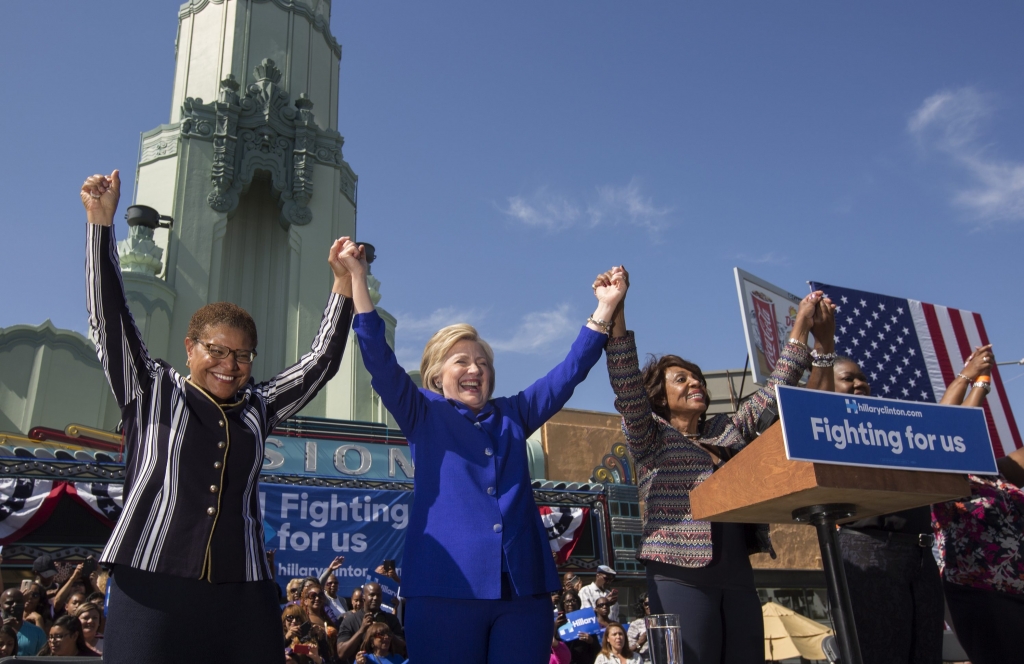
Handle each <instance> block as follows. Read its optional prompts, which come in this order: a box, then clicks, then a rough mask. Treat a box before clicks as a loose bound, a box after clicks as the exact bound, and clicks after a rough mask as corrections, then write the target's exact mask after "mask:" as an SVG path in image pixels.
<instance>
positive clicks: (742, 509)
mask: <svg viewBox="0 0 1024 664" xmlns="http://www.w3.org/2000/svg"><path fill="white" fill-rule="evenodd" d="M970 493H971V489H970V486H969V484H968V481H967V477H966V476H965V475H958V474H954V473H933V472H917V471H910V470H890V469H885V468H865V467H858V466H838V465H833V464H824V463H810V462H807V461H790V460H789V459H787V458H786V447H785V442H784V441H783V437H782V425H781V423H778V422H776V423H775V424H774V425H772V426H771V427H770V428H769V429H768V430H767V431H765V432H764V433H763V434H761V436H760V437H758V438H757V440H755V441H754V442H752V443H750V444H749V445H748V446H747V447H745V448H744V449H743V450H742V451H741V452H740V453H739V454H737V455H736V456H735V457H733V458H732V459H731V460H730V461H729V462H728V463H726V464H725V465H723V466H722V467H721V468H720V469H718V470H717V471H715V473H714V474H712V475H711V477H709V478H708V479H707V480H705V481H704V483H703V484H701V485H700V486H699V487H697V488H696V489H694V490H693V491H692V492H691V493H690V509H691V511H692V513H693V518H695V519H700V520H702V521H729V522H739V523H793V522H798V523H807V524H809V525H813V526H814V527H815V528H816V529H817V533H818V545H819V546H820V547H821V560H822V564H823V566H824V568H825V579H826V581H827V583H828V589H829V593H830V594H831V596H832V601H833V602H834V603H835V607H834V617H835V623H836V631H837V635H836V636H837V638H838V641H839V648H840V652H841V653H842V662H843V664H862V660H861V655H860V645H859V643H858V642H857V630H856V627H855V626H854V623H853V611H852V609H851V608H850V595H849V591H848V589H847V585H846V574H845V572H844V571H843V560H842V555H841V554H840V551H839V538H838V536H837V533H836V524H837V523H844V522H847V521H851V520H854V519H863V518H865V517H869V516H876V515H878V514H888V513H890V512H898V511H900V510H905V509H910V508H912V507H921V506H922V505H931V504H932V503H941V502H945V501H947V500H953V499H956V498H960V497H962V496H967V495H969V494H970Z"/></svg>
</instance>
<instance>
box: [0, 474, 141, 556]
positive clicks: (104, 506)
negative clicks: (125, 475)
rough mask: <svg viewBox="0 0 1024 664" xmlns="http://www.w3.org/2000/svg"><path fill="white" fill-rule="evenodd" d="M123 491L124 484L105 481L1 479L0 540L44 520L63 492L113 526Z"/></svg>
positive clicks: (19, 534)
mask: <svg viewBox="0 0 1024 664" xmlns="http://www.w3.org/2000/svg"><path fill="white" fill-rule="evenodd" d="M122 491H123V485H121V484H110V483H106V482H64V481H57V482H55V481H53V480H43V479H28V478H3V479H0V544H9V543H11V542H17V541H18V540H20V539H21V538H23V537H25V536H26V535H28V534H29V533H31V532H32V531H33V530H35V529H36V528H38V527H39V526H40V525H42V524H43V523H45V522H46V520H47V519H48V518H50V515H51V514H52V513H53V510H54V509H55V508H56V507H57V503H58V502H59V501H60V497H61V496H62V495H64V494H67V495H68V497H69V498H71V499H72V500H74V501H75V502H77V503H79V504H80V505H82V506H83V507H85V508H87V509H88V510H89V512H90V513H91V514H92V515H93V516H95V517H96V518H97V519H99V520H100V521H101V522H102V523H103V524H104V525H106V526H108V527H111V528H113V526H114V523H115V522H116V521H117V517H119V516H120V515H121V509H122V507H123V505H124V501H123V496H122Z"/></svg>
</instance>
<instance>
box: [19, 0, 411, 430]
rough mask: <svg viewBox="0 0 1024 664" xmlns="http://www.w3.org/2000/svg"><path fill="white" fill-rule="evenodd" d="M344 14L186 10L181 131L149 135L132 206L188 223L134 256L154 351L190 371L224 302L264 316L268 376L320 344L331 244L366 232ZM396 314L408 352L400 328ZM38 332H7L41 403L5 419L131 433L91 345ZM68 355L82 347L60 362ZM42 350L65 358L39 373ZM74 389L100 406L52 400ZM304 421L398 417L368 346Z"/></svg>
mask: <svg viewBox="0 0 1024 664" xmlns="http://www.w3.org/2000/svg"><path fill="white" fill-rule="evenodd" d="M330 12H331V3H330V1H329V0H190V2H187V3H185V4H184V5H182V6H181V9H180V11H179V12H178V37H177V42H176V67H175V75H174V82H173V85H174V90H173V96H172V100H171V111H170V122H169V123H168V124H165V125H161V126H159V127H157V128H156V129H153V130H151V131H148V132H145V133H144V134H143V135H142V145H141V146H140V150H139V163H138V172H137V178H136V189H135V192H134V197H133V198H134V200H133V201H129V200H128V198H129V197H128V196H127V195H125V196H123V197H122V208H124V207H127V205H128V204H130V203H131V202H134V203H136V204H141V205H147V206H150V207H152V208H155V209H156V210H158V211H159V212H160V213H161V214H164V215H170V216H171V217H173V219H174V223H173V226H172V227H171V228H170V229H169V230H164V229H157V230H155V231H154V230H151V229H148V228H145V227H143V226H134V227H133V228H132V229H131V232H130V234H129V236H128V237H127V238H123V239H122V241H121V243H120V245H119V254H120V258H121V266H122V271H123V274H124V280H125V287H126V289H127V291H128V298H129V304H130V306H131V310H132V313H133V314H134V316H135V319H136V322H137V323H138V325H139V327H140V329H141V331H142V333H143V336H144V338H145V341H146V344H147V346H148V348H149V351H150V354H151V355H153V356H154V357H160V358H164V359H166V360H167V361H168V362H171V363H172V364H173V365H174V366H175V367H176V368H177V369H178V370H179V371H184V370H185V351H184V346H183V340H184V338H185V336H186V331H187V329H188V323H189V319H190V318H191V316H192V314H193V313H194V312H195V311H196V310H197V309H199V308H200V307H202V306H203V305H205V304H207V303H209V302H215V301H220V300H228V301H231V302H234V303H236V304H238V305H240V306H242V307H244V308H245V309H246V310H248V311H249V312H250V313H251V314H252V316H253V318H254V319H255V320H256V325H257V329H258V331H259V346H258V351H259V356H258V358H257V360H256V364H255V365H254V367H253V377H254V378H255V379H256V380H257V381H259V380H262V379H264V378H266V377H268V376H271V375H273V374H275V373H277V372H279V371H280V370H281V369H283V368H284V367H285V366H287V365H289V364H292V363H294V362H296V361H297V360H298V358H299V357H300V356H301V355H302V354H303V353H305V352H306V351H307V350H308V349H309V344H310V342H311V341H312V339H313V337H314V335H315V334H316V330H317V327H318V326H319V323H320V317H321V314H322V312H323V309H324V305H325V304H326V302H327V297H328V294H329V292H330V287H331V282H332V276H331V271H330V267H329V266H328V264H327V253H328V249H329V247H330V245H331V243H332V242H333V240H334V239H335V238H338V237H340V236H343V235H348V236H356V200H357V199H356V184H357V178H356V175H355V173H354V172H353V171H352V169H351V168H350V167H349V165H348V163H347V162H346V161H345V159H344V158H343V156H342V145H343V144H344V139H343V138H342V136H341V134H339V133H338V131H337V127H338V69H339V65H340V62H341V46H340V45H339V44H338V42H337V41H336V40H335V38H334V37H333V36H332V35H331V30H330ZM377 240H378V244H381V242H380V239H377ZM373 283H374V284H375V285H379V284H377V283H376V282H375V280H374V282H373ZM374 290H375V291H376V289H374ZM374 297H375V298H376V299H379V293H377V292H375V293H374ZM381 315H382V316H383V317H384V318H385V320H386V321H387V323H388V333H389V340H391V341H392V342H393V339H394V324H395V321H394V318H392V317H391V316H390V315H388V314H387V312H386V311H383V310H382V311H381ZM46 325H49V324H48V323H47V324H46ZM24 328H25V329H21V327H19V328H18V329H17V330H14V329H13V328H12V329H11V330H9V331H6V332H4V334H0V337H3V338H0V355H3V356H4V357H6V358H9V359H8V360H5V366H6V365H10V366H11V367H12V371H11V372H10V373H11V375H9V376H7V377H5V378H4V379H3V380H0V383H3V384H4V385H6V383H11V385H12V386H13V388H14V389H15V392H17V391H18V390H20V389H21V388H20V387H19V386H21V385H22V384H24V385H25V386H28V387H27V388H26V389H28V390H29V392H31V394H26V396H25V398H20V397H19V398H18V399H14V398H13V397H12V398H11V399H6V400H4V399H0V401H2V402H3V403H0V406H2V408H0V411H2V412H0V415H3V416H4V418H0V423H8V424H7V425H6V426H16V427H17V428H18V429H21V430H23V431H27V430H28V428H30V427H31V426H38V425H39V424H44V425H49V426H60V427H63V426H64V425H65V424H67V423H69V422H77V423H79V424H85V425H89V426H99V427H102V428H111V427H112V426H114V425H116V423H117V417H118V414H117V411H116V408H113V407H112V405H113V404H112V401H111V400H110V399H108V398H104V397H105V396H109V395H108V394H106V393H108V392H109V388H107V387H106V385H105V382H106V381H105V380H103V376H102V373H101V372H100V370H99V369H100V368H99V364H98V362H96V361H95V355H94V354H93V353H92V350H91V348H88V343H87V342H86V340H85V339H83V338H81V336H80V335H77V334H76V333H74V332H69V331H54V330H53V329H52V326H50V327H49V328H47V327H46V326H45V325H44V326H41V327H39V328H29V327H27V326H24ZM0 332H2V331H0ZM15 333H16V334H15ZM19 335H20V336H19ZM26 335H27V336H26ZM55 335H56V336H55ZM65 337H67V338H66V339H65ZM55 344H57V345H58V346H60V347H61V348H64V347H67V348H70V349H71V350H72V351H74V352H73V353H69V352H64V353H63V354H59V353H58V354H53V353H50V352H49V350H48V349H49V348H50V346H54V347H55V348H56V346H55ZM61 344H62V345H61ZM36 346H38V348H39V350H34V347H36ZM44 351H45V352H44ZM40 353H43V356H44V358H45V357H51V356H52V357H54V358H55V359H54V360H53V361H52V362H50V363H40V362H39V361H38V357H39V356H40ZM47 353H49V354H47ZM54 362H55V363H56V364H54ZM22 365H23V367H22ZM14 367H22V369H23V370H21V369H16V368H14ZM40 367H43V369H40ZM15 373H17V374H18V375H17V376H15V375H14V374H15ZM21 374H24V375H21ZM93 383H96V384H95V385H93ZM69 389H72V390H73V391H75V392H77V393H79V394H84V395H89V394H94V395H96V396H97V398H98V400H97V399H92V400H91V401H90V400H86V399H78V400H76V401H75V402H73V403H72V402H68V401H67V400H66V399H63V398H60V399H51V398H50V397H51V396H53V395H57V394H63V393H64V392H67V390H69ZM7 391H11V390H10V389H8V390H7ZM22 391H23V390H22ZM4 393H5V394H6V392H4ZM12 394H14V392H12ZM15 396H17V395H15ZM93 401H95V402H96V403H93ZM7 402H10V403H9V404H8V403H7ZM8 411H10V413H8ZM302 414H303V415H316V416H326V417H331V418H336V419H350V420H362V421H374V422H387V421H388V415H387V413H386V411H385V410H384V409H383V408H382V407H381V406H380V402H379V398H378V397H377V396H376V395H375V394H374V393H373V391H372V389H371V387H370V379H369V374H368V373H367V372H366V370H365V369H364V368H363V366H362V360H361V357H360V354H359V349H358V346H357V345H356V344H355V343H354V339H352V338H350V340H349V346H348V348H347V350H346V353H345V360H344V363H343V365H342V369H341V371H340V372H339V375H338V376H337V377H336V378H335V379H334V380H333V381H331V383H330V384H329V385H328V387H327V389H325V390H323V391H321V393H320V394H319V395H318V397H317V398H316V399H315V400H314V401H313V402H311V403H310V405H309V406H307V407H306V408H305V409H304V410H303V413H302ZM65 417H66V420H65V421H55V420H60V419H61V418H65ZM0 428H3V427H0Z"/></svg>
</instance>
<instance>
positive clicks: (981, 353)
mask: <svg viewBox="0 0 1024 664" xmlns="http://www.w3.org/2000/svg"><path fill="white" fill-rule="evenodd" d="M994 362H995V356H994V355H993V354H992V344H989V345H987V346H978V347H977V348H975V349H974V352H973V353H971V354H970V355H969V356H968V358H967V361H966V362H965V363H964V368H963V370H962V371H961V372H960V373H958V374H957V376H956V378H954V379H953V382H952V383H950V384H949V387H947V388H946V391H945V392H944V393H943V395H942V399H940V400H939V403H941V404H943V405H946V406H959V405H961V404H963V405H965V406H980V405H981V404H982V403H984V401H985V397H986V396H988V391H987V390H985V389H984V388H975V389H973V390H971V393H970V395H968V394H967V388H968V387H970V386H971V385H974V383H975V381H977V380H978V378H979V377H980V376H989V375H991V373H992V365H993V363H994ZM965 396H966V397H967V400H966V401H965V400H964V397H965Z"/></svg>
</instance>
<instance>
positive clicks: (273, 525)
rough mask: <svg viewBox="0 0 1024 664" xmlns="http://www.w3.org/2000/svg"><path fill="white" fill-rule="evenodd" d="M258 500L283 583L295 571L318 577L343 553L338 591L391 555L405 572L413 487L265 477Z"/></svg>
mask: <svg viewBox="0 0 1024 664" xmlns="http://www.w3.org/2000/svg"><path fill="white" fill-rule="evenodd" d="M260 503H261V504H262V506H263V529H264V538H265V541H266V545H267V549H268V550H270V549H274V550H275V551H276V553H275V554H274V566H275V567H276V570H275V571H276V573H277V581H278V583H279V584H280V585H281V586H282V588H283V587H284V586H285V585H286V584H287V583H288V580H289V579H291V578H294V577H304V576H316V577H319V576H320V574H322V573H323V571H324V570H325V569H326V568H327V566H328V565H329V564H330V563H331V561H332V560H334V558H335V557H336V556H345V564H344V565H343V566H342V567H341V569H339V570H338V571H337V572H336V573H335V575H336V576H337V577H338V592H339V593H343V594H345V595H346V596H347V595H348V594H349V593H350V592H351V590H352V588H354V587H355V586H357V585H362V583H363V582H364V581H365V580H366V575H367V574H372V573H373V570H374V569H376V568H377V566H378V565H380V564H381V563H382V562H384V561H385V560H387V559H393V560H394V561H395V567H396V571H397V572H398V575H399V576H401V575H402V548H403V546H404V544H405V529H406V528H407V527H408V525H409V515H410V513H411V511H412V492H411V491H370V490H366V489H337V488H333V487H309V486H295V485H291V484H267V483H261V484H260Z"/></svg>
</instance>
